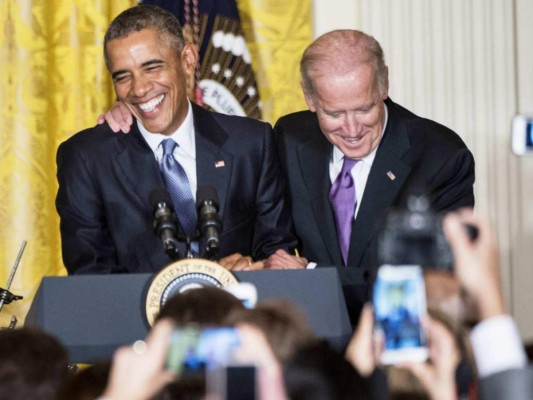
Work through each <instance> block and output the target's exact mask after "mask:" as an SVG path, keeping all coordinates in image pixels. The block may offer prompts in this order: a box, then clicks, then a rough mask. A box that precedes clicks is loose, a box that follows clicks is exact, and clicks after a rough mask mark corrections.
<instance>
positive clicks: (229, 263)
mask: <svg viewBox="0 0 533 400" xmlns="http://www.w3.org/2000/svg"><path fill="white" fill-rule="evenodd" d="M218 263H219V264H220V265H222V266H223V267H224V268H226V269H227V270H228V271H255V270H258V269H263V268H264V264H263V261H256V262H254V260H253V259H252V257H250V256H243V255H242V254H239V253H234V254H232V255H230V256H227V257H224V258H221V259H220V260H218Z"/></svg>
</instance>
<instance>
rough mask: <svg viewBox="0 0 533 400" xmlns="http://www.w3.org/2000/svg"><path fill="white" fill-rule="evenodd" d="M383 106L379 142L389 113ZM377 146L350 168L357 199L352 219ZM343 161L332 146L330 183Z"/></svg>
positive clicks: (359, 202) (339, 153) (335, 147)
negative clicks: (383, 116)
mask: <svg viewBox="0 0 533 400" xmlns="http://www.w3.org/2000/svg"><path fill="white" fill-rule="evenodd" d="M383 107H384V109H385V122H384V124H383V130H382V131H381V136H380V138H379V141H380V142H381V139H382V138H383V133H384V132H385V128H386V127H387V121H388V119H389V118H388V117H389V114H388V110H387V106H386V105H385V103H383ZM378 147H379V143H378V145H377V146H376V148H375V149H374V150H373V151H372V152H371V153H370V154H368V155H367V156H366V157H363V158H361V159H360V160H359V162H358V163H356V164H355V165H354V167H353V168H352V177H353V180H354V182H355V188H354V190H355V195H356V200H357V207H356V209H355V213H354V216H353V217H354V219H355V218H356V217H357V213H358V212H359V205H360V204H361V200H362V199H363V194H364V192H365V187H366V182H367V180H368V175H369V174H370V169H371V168H372V164H373V162H374V158H376V152H377V150H378ZM343 163H344V154H343V153H342V152H341V151H340V150H339V148H338V147H337V146H333V153H332V155H331V160H330V162H329V177H330V179H331V183H333V182H335V179H337V176H338V175H339V173H340V172H341V170H342V164H343Z"/></svg>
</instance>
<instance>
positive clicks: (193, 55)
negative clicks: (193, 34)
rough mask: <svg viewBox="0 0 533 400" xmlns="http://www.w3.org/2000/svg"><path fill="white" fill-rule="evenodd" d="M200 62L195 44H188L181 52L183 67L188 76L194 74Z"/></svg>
mask: <svg viewBox="0 0 533 400" xmlns="http://www.w3.org/2000/svg"><path fill="white" fill-rule="evenodd" d="M197 62H198V49H197V48H196V45H195V44H192V43H187V44H186V45H185V47H183V50H181V66H182V68H183V70H184V71H185V73H186V74H187V75H189V74H194V71H195V69H196V63H197Z"/></svg>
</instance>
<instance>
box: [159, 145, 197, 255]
mask: <svg viewBox="0 0 533 400" xmlns="http://www.w3.org/2000/svg"><path fill="white" fill-rule="evenodd" d="M161 146H163V159H162V160H161V166H160V167H161V176H162V177H163V181H164V182H165V186H166V187H167V190H168V192H169V193H170V197H171V198H172V202H173V203H174V210H175V211H176V215H177V216H178V219H179V222H180V225H181V227H182V228H183V231H184V232H185V233H186V234H187V235H192V234H194V232H195V231H196V206H195V203H194V198H193V197H192V193H191V187H190V185H189V179H187V174H186V173H185V170H184V169H183V167H182V166H181V164H180V163H179V162H178V161H177V160H176V159H175V158H174V149H175V148H176V147H177V146H178V144H177V143H176V142H175V141H174V140H172V139H164V140H163V141H162V142H161ZM191 251H192V253H193V255H194V256H195V257H197V256H198V242H192V243H191Z"/></svg>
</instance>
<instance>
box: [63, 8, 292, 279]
mask: <svg viewBox="0 0 533 400" xmlns="http://www.w3.org/2000/svg"><path fill="white" fill-rule="evenodd" d="M104 56H105V60H106V65H107V67H108V70H109V72H110V74H111V76H112V78H113V84H114V88H115V92H116V95H117V98H118V100H120V101H121V102H122V104H124V105H125V106H126V107H127V109H128V110H129V111H130V112H131V114H132V115H133V116H134V121H133V125H132V128H131V133H130V134H129V135H116V134H115V133H113V131H112V130H111V129H110V128H109V126H108V125H107V124H103V125H97V126H96V127H93V128H90V129H87V130H85V131H82V132H79V133H77V134H76V135H74V136H73V137H71V138H70V139H68V140H67V141H66V142H64V143H62V144H61V145H60V147H59V149H58V154H57V165H58V172H57V177H58V181H59V191H58V194H57V198H56V206H57V210H58V213H59V215H60V217H61V225H60V227H61V238H62V250H63V260H64V263H65V266H66V267H67V270H68V272H69V274H80V273H117V272H155V271H158V270H159V269H161V268H162V267H164V266H165V265H167V264H169V263H170V262H171V259H170V258H169V257H168V256H167V255H166V254H165V252H164V251H163V245H162V243H161V241H160V240H159V239H158V238H157V237H156V236H155V234H154V233H153V226H152V224H153V219H154V218H153V205H152V204H150V199H149V197H150V193H152V192H153V191H154V189H163V188H167V189H168V190H169V192H170V195H171V198H172V202H173V203H174V208H175V210H176V214H177V216H178V218H179V220H180V223H181V225H182V228H183V230H184V231H185V232H186V233H187V234H193V233H194V231H195V229H196V218H197V217H196V210H195V195H196V189H197V188H198V187H202V186H204V185H209V186H211V187H213V188H214V189H215V190H216V192H217V193H218V199H219V202H220V211H219V213H220V215H221V217H222V224H223V230H222V233H221V235H220V238H219V241H220V250H219V255H220V256H221V257H224V261H223V263H224V265H225V266H226V267H228V268H229V269H243V268H251V269H254V268H259V267H261V265H262V263H261V260H263V259H264V258H266V257H268V256H269V255H270V254H272V253H273V252H274V251H276V250H277V249H285V250H289V249H290V248H291V247H293V246H294V245H295V243H296V242H295V239H294V238H293V236H292V235H291V233H290V231H291V226H292V225H291V218H290V214H289V210H288V208H287V207H286V206H285V202H284V199H283V197H284V188H283V185H282V180H281V179H280V175H281V173H280V168H279V163H278V158H277V154H276V151H275V145H274V140H273V132H272V128H271V126H270V125H268V124H266V123H263V122H260V121H255V120H252V119H249V118H242V117H235V116H226V115H221V114H217V113H212V112H209V111H206V110H204V109H202V108H200V107H198V106H196V105H194V104H192V103H191V102H190V101H189V100H188V99H187V87H188V86H187V83H188V79H191V78H192V77H193V76H194V70H195V66H196V62H197V58H198V56H197V51H196V49H195V47H194V46H193V45H191V44H187V43H185V40H184V38H183V33H182V29H181V26H180V25H179V22H178V21H177V19H176V18H175V17H174V16H173V15H172V14H171V13H169V12H167V11H165V10H163V9H161V8H159V7H155V6H137V7H133V8H131V9H128V10H126V11H124V12H123V13H122V14H120V15H119V16H118V17H117V18H115V20H113V22H112V23H111V24H110V26H109V28H108V30H107V32H106V35H105V38H104ZM178 175H179V178H177V177H176V176H178ZM176 182H178V183H176ZM176 187H179V189H178V190H175V189H176ZM201 244H202V243H201V241H200V247H195V245H194V244H193V246H192V249H193V253H195V255H198V254H201ZM197 245H198V243H196V246H197ZM181 254H182V255H184V248H183V246H182V248H181ZM252 261H256V263H255V264H252Z"/></svg>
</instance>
